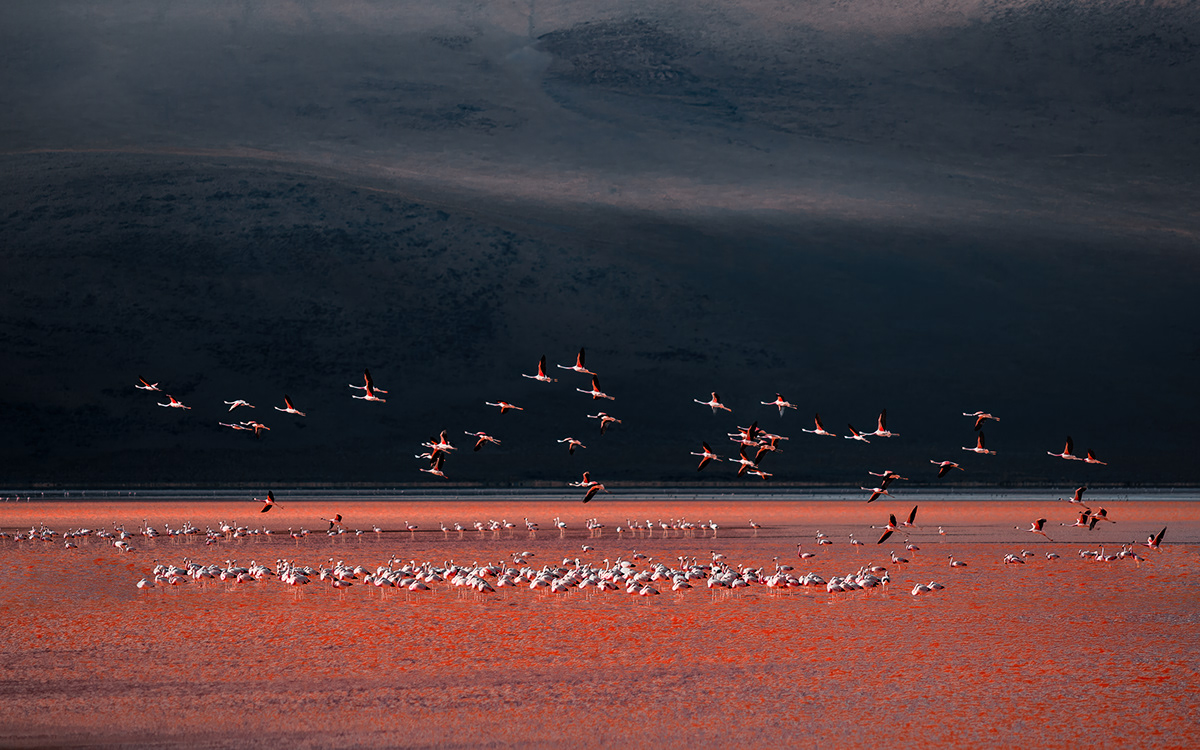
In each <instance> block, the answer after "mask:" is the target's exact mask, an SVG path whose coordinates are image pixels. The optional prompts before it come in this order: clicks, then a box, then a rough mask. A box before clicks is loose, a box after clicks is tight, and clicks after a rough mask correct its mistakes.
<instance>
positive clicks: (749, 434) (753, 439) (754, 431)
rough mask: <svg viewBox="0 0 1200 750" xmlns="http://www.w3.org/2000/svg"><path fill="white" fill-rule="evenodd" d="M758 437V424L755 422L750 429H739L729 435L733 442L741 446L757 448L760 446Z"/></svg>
mask: <svg viewBox="0 0 1200 750" xmlns="http://www.w3.org/2000/svg"><path fill="white" fill-rule="evenodd" d="M758 437H759V430H758V422H754V423H753V424H751V425H750V426H749V427H738V431H737V432H731V433H729V438H730V439H731V440H733V442H735V443H740V444H741V445H753V446H757V445H759V441H758Z"/></svg>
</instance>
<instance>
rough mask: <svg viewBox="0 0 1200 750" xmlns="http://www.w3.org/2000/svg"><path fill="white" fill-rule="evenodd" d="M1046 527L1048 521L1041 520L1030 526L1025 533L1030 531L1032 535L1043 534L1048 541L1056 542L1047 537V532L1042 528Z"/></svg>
mask: <svg viewBox="0 0 1200 750" xmlns="http://www.w3.org/2000/svg"><path fill="white" fill-rule="evenodd" d="M1045 525H1046V519H1044V518H1039V519H1038V520H1036V521H1034V522H1033V523H1032V524H1030V526H1029V528H1028V529H1025V531H1028V532H1029V533H1031V534H1041V535H1042V536H1045V537H1046V541H1048V542H1053V541H1054V540H1053V539H1051V538H1050V537H1048V536H1046V532H1045V531H1043V530H1042V527H1043V526H1045ZM1016 528H1018V529H1019V528H1021V527H1020V526H1017V527H1016Z"/></svg>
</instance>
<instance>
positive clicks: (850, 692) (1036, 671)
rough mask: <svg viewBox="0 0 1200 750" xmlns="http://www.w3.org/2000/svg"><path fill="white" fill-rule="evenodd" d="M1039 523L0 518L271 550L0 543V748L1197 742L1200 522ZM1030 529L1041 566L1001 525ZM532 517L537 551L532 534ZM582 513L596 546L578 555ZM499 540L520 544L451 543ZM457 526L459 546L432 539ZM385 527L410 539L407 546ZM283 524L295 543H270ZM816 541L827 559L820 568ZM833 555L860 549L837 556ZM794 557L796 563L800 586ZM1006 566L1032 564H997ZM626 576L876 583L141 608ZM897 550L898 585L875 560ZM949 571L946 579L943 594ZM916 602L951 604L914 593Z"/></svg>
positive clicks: (416, 504) (936, 508)
mask: <svg viewBox="0 0 1200 750" xmlns="http://www.w3.org/2000/svg"><path fill="white" fill-rule="evenodd" d="M1047 497H1051V498H1052V497H1053V494H1052V493H1051V494H1050V495H1047V494H1046V493H1031V494H1030V495H1029V496H1028V497H1009V498H1007V499H1005V500H1003V501H998V500H990V499H987V498H978V499H971V500H948V499H943V498H937V497H921V496H919V495H917V494H916V493H908V494H907V495H906V496H905V497H904V498H903V499H900V498H895V499H885V500H886V501H880V502H877V503H874V504H872V505H864V504H863V502H862V498H861V497H858V496H857V495H855V496H850V497H846V496H841V497H831V498H827V499H824V500H812V499H805V500H779V499H775V500H758V501H751V500H742V499H731V498H722V497H715V498H707V499H706V498H703V497H700V498H693V497H674V498H673V497H668V496H655V497H648V498H647V499H643V500H625V501H622V500H616V499H612V500H610V499H604V500H599V501H596V502H593V503H592V504H589V505H587V506H583V505H581V504H579V503H578V499H577V498H576V497H574V496H571V497H570V498H568V499H537V500H527V499H521V498H519V497H513V496H508V497H503V498H499V499H488V498H485V497H473V498H471V499H468V500H457V501H455V500H451V499H448V498H438V499H436V500H412V499H408V500H405V501H403V502H395V501H389V500H378V499H364V498H363V497H361V496H346V495H330V496H327V497H323V498H316V497H312V496H308V498H307V499H297V498H296V497H284V496H281V497H280V498H279V501H280V505H279V507H278V508H276V509H275V510H274V511H272V512H271V513H268V514H259V513H257V512H256V510H257V509H256V508H255V506H254V505H253V504H251V503H250V502H249V501H246V500H228V501H197V500H195V499H194V498H188V497H186V496H184V497H183V499H180V496H172V498H173V501H172V500H164V499H162V498H144V499H138V500H119V501H118V500H108V501H101V502H96V501H92V502H87V503H81V502H64V501H53V502H50V501H35V502H30V503H20V504H11V503H10V504H7V505H4V506H0V509H2V511H3V520H2V521H0V526H2V527H3V528H4V529H5V530H9V531H11V530H14V529H25V530H28V529H29V528H30V527H31V526H33V525H37V524H45V525H47V526H49V527H50V528H53V529H54V530H55V531H58V532H60V533H61V532H63V531H65V530H67V529H77V528H80V527H89V528H92V529H96V528H112V526H113V524H118V525H124V526H125V528H126V529H127V530H130V531H134V532H136V531H137V530H138V528H139V526H140V525H141V523H142V520H143V519H146V521H147V522H148V523H149V524H150V525H152V526H155V527H156V528H158V529H159V530H160V531H161V530H163V528H164V527H165V526H169V527H173V528H178V527H180V526H182V525H183V524H184V522H191V523H192V524H195V525H196V526H198V527H199V528H200V529H204V528H205V527H209V526H211V527H213V528H217V527H218V525H219V524H220V523H221V522H232V523H234V524H235V525H238V524H242V525H246V526H252V527H254V528H261V527H262V526H263V524H265V525H266V527H268V528H270V529H272V530H274V531H275V532H276V533H274V534H272V535H269V536H268V535H262V534H258V535H249V536H245V537H242V538H223V539H222V541H220V542H218V543H215V544H211V545H206V544H205V543H204V540H203V537H202V536H192V537H175V538H167V537H159V538H156V539H144V538H141V537H137V538H135V539H133V540H132V543H133V546H134V550H133V551H132V552H129V553H120V552H118V551H117V550H116V549H115V548H113V547H112V546H110V545H109V544H107V543H105V542H104V541H103V540H101V539H97V538H88V539H86V540H82V541H80V542H79V544H80V546H79V548H78V549H66V548H65V547H64V545H63V542H62V540H61V539H58V538H56V541H54V542H36V541H35V542H29V541H21V542H16V541H13V540H11V539H3V540H0V602H2V604H0V606H2V607H3V612H4V635H5V637H4V639H3V642H2V643H3V645H2V646H0V649H3V663H4V665H5V669H4V673H3V676H2V677H0V696H2V702H0V705H3V707H4V708H5V710H4V711H3V713H2V714H0V740H2V742H0V744H3V745H4V746H46V745H56V746H57V745H84V746H87V745H102V746H124V745H138V744H143V745H149V746H171V745H179V746H187V747H253V746H262V747H328V746H424V745H439V746H446V745H450V746H453V745H464V746H475V745H481V744H500V745H519V746H556V747H557V746H563V745H564V744H569V745H586V746H594V745H621V746H652V747H659V746H662V747H682V746H714V747H715V746H720V747H729V746H818V745H826V744H828V743H837V744H852V745H865V744H874V743H887V744H888V745H889V746H898V745H901V744H921V745H925V744H935V745H943V746H962V745H976V746H978V745H985V746H1004V747H1012V746H1017V745H1031V746H1041V745H1053V746H1068V745H1070V746H1076V745H1086V746H1096V745H1104V746H1128V745H1150V746H1161V747H1186V746H1196V745H1197V744H1198V743H1200V733H1198V730H1197V727H1198V726H1200V672H1198V670H1200V584H1198V583H1197V579H1196V564H1197V556H1196V555H1197V551H1198V550H1200V503H1196V502H1189V501H1181V500H1163V499H1161V498H1154V497H1148V496H1146V497H1135V498H1131V499H1128V500H1125V499H1119V498H1111V500H1112V502H1105V503H1102V504H1104V505H1105V506H1106V507H1107V508H1108V512H1109V516H1110V517H1112V518H1113V519H1115V520H1116V523H1115V524H1104V525H1101V526H1099V527H1098V528H1097V529H1096V530H1095V531H1092V532H1088V531H1087V530H1086V529H1079V528H1069V527H1060V526H1058V525H1057V524H1059V523H1067V524H1070V523H1071V522H1072V521H1073V520H1074V517H1075V514H1074V512H1073V510H1074V509H1073V507H1072V506H1070V505H1069V504H1067V503H1065V502H1058V501H1055V500H1053V499H1050V500H1047V499H1046V498H1047ZM914 503H916V504H919V512H918V517H917V523H918V524H919V525H920V527H919V528H917V529H913V530H911V532H910V533H909V535H908V539H909V541H910V542H912V543H915V544H916V545H918V546H919V547H920V549H919V550H916V551H913V552H906V551H905V550H904V537H903V536H902V535H900V534H897V535H893V537H892V539H890V540H889V541H888V542H886V543H884V544H883V545H876V544H874V540H875V539H876V538H877V536H878V533H879V532H878V530H873V529H871V528H870V526H872V525H882V524H883V523H885V522H886V520H887V515H888V513H895V514H896V515H897V516H898V517H900V518H901V519H903V518H904V517H906V516H907V513H908V511H909V509H910V508H911V507H912V505H913V504H914ZM333 513H341V514H343V516H344V518H345V523H346V527H347V528H348V529H350V530H351V531H350V533H346V534H342V535H340V536H336V537H330V536H327V535H326V534H324V533H323V529H325V528H326V526H327V524H325V523H323V522H322V521H320V520H319V519H320V517H322V516H323V517H329V516H330V515H331V514H333ZM555 516H561V518H562V519H563V521H565V522H566V523H567V528H566V529H565V530H563V531H559V530H557V529H555V528H554V527H553V524H552V519H553V518H554V517H555ZM1042 516H1044V517H1047V518H1048V519H1050V520H1049V522H1048V523H1047V525H1046V528H1047V530H1048V532H1049V535H1050V537H1051V538H1053V539H1055V541H1054V542H1049V541H1047V540H1045V539H1043V538H1041V537H1040V536H1036V535H1033V534H1027V533H1025V532H1023V531H1020V530H1017V529H1016V528H1014V527H1017V526H1019V527H1021V528H1022V529H1024V528H1028V526H1029V524H1030V521H1032V520H1033V519H1034V518H1037V517H1042ZM525 517H528V518H529V519H531V520H534V521H536V522H538V523H539V525H540V527H541V528H540V530H539V531H538V532H536V533H534V534H530V533H529V532H527V531H526V530H525V526H524V522H523V518H525ZM590 517H594V518H597V519H598V520H599V521H600V522H602V523H603V524H604V528H603V529H601V530H599V532H589V531H588V530H586V529H585V528H584V521H585V519H587V518H590ZM680 517H685V518H687V519H689V520H692V521H696V522H700V521H703V522H708V521H709V520H710V519H711V520H714V521H716V522H717V524H718V529H717V531H716V532H715V533H714V532H712V531H709V530H699V529H697V530H695V531H690V532H681V531H676V530H672V531H665V532H664V531H663V530H661V529H658V530H656V531H655V532H654V533H653V534H650V533H648V532H646V531H636V532H624V533H622V534H620V535H618V534H617V532H616V527H617V526H626V524H627V522H628V520H630V519H634V520H638V521H639V522H640V523H642V524H644V523H645V521H646V520H647V519H650V520H652V521H654V522H655V523H656V525H657V522H658V520H659V519H662V520H663V521H668V520H669V519H678V518H680ZM501 518H506V519H509V520H511V521H515V522H516V523H517V524H518V528H517V529H513V530H509V531H501V532H484V533H480V532H477V531H475V529H474V528H473V527H472V524H473V522H474V521H477V520H478V521H487V520H489V519H497V520H499V519H501ZM751 518H753V520H754V521H756V522H758V523H760V524H762V526H763V528H761V529H757V530H755V529H751V528H750V527H749V523H748V522H749V520H750V519H751ZM455 522H458V523H461V524H463V525H464V526H466V527H467V528H468V530H467V531H464V532H462V533H458V532H453V531H451V532H449V533H443V532H442V531H440V530H438V528H439V524H441V523H445V524H446V525H447V526H451V525H452V524H453V523H455ZM406 524H414V525H416V526H418V527H419V528H418V529H417V530H416V531H412V532H409V531H401V530H400V529H404V528H405V526H406ZM302 526H303V527H306V528H308V529H313V530H314V533H312V534H310V535H309V536H307V537H305V538H304V539H301V540H298V541H297V540H294V539H293V538H292V537H291V536H289V535H288V534H287V530H288V528H289V527H291V528H292V529H297V530H298V529H299V528H300V527H302ZM375 526H378V527H379V528H380V529H381V532H380V533H376V532H375V531H373V527H375ZM938 526H941V527H942V528H943V530H944V531H945V532H946V533H945V534H944V535H942V534H939V533H938V531H937V528H938ZM1164 526H1166V527H1167V529H1168V531H1167V535H1166V539H1165V543H1164V545H1163V547H1164V548H1163V550H1162V551H1157V552H1156V551H1151V550H1147V549H1146V548H1145V547H1139V548H1138V549H1139V554H1141V556H1142V557H1144V558H1145V561H1144V562H1141V563H1140V564H1139V563H1137V562H1136V561H1133V560H1130V559H1126V560H1120V561H1116V562H1110V563H1100V562H1095V561H1092V560H1090V559H1084V558H1081V557H1080V556H1079V554H1078V551H1079V550H1080V549H1086V550H1098V549H1100V547H1101V546H1102V545H1103V546H1104V547H1105V549H1106V551H1108V552H1110V553H1111V552H1116V551H1119V549H1120V545H1121V544H1122V543H1128V542H1132V541H1137V542H1141V541H1145V539H1146V537H1147V536H1148V535H1150V534H1153V533H1157V532H1158V531H1159V530H1160V529H1161V528H1163V527H1164ZM355 529H362V530H364V531H365V533H363V534H362V535H356V534H354V533H353V530H355ZM818 530H820V531H822V532H823V533H824V534H826V535H827V536H828V538H830V539H831V540H833V542H834V543H833V544H831V545H828V546H821V547H819V548H818V546H817V545H816V543H815V534H816V532H817V531H818ZM851 533H853V534H854V535H856V536H857V537H858V538H859V539H861V540H863V541H864V542H866V544H865V545H863V546H862V547H853V546H851V545H850V544H849V543H848V535H850V534H851ZM797 542H804V543H805V549H806V551H809V550H811V551H813V552H816V553H817V557H815V558H813V559H810V560H803V561H801V560H798V559H797V558H796V543H797ZM585 543H587V544H590V545H593V546H594V547H595V549H594V551H589V552H585V551H584V550H583V549H582V545H583V544H585ZM1022 549H1026V550H1030V551H1033V552H1036V553H1037V554H1036V555H1035V556H1033V557H1030V558H1028V562H1027V563H1026V564H1024V565H1004V564H1002V562H1001V560H1002V558H1003V557H1004V555H1005V554H1007V553H1010V552H1011V553H1020V552H1021V550H1022ZM635 551H637V552H639V553H641V554H646V555H648V556H649V558H651V559H653V560H661V561H663V562H665V563H667V564H668V565H673V564H675V562H676V560H677V558H678V557H679V556H688V557H692V556H694V557H697V558H699V559H701V560H702V561H707V560H710V559H711V553H712V552H718V553H720V554H724V555H726V560H728V561H729V562H732V563H734V564H748V565H755V566H767V567H768V568H772V567H773V565H774V559H775V558H778V559H779V561H780V562H781V563H786V564H789V565H792V566H794V567H795V572H797V573H802V572H807V571H808V570H812V571H814V572H816V573H818V574H820V575H822V576H823V577H825V578H829V577H831V576H833V575H840V574H845V573H849V572H852V571H854V570H857V569H858V568H859V567H861V566H862V565H864V564H866V563H868V562H875V563H883V564H886V565H887V566H888V568H889V570H890V572H891V576H892V579H893V582H892V584H891V586H890V587H889V588H888V589H887V590H886V591H885V590H880V589H875V590H870V591H861V592H854V593H843V594H829V593H826V591H825V590H824V588H819V589H817V588H804V589H788V590H782V591H780V590H770V589H767V588H765V587H757V586H756V587H751V588H748V589H741V590H737V591H718V592H716V593H714V592H713V591H710V590H708V589H707V588H704V587H703V586H702V585H701V586H700V587H698V588H695V589H692V590H689V591H685V592H681V593H679V594H675V593H671V592H670V589H669V586H660V588H661V589H662V590H663V591H664V593H663V594H662V595H661V596H657V597H637V596H629V595H627V594H626V593H624V592H623V591H616V592H609V593H602V592H597V591H594V590H589V591H579V590H573V591H572V592H570V593H567V594H557V595H555V594H550V593H547V592H545V591H532V590H530V589H529V588H528V587H527V586H525V587H521V588H516V589H503V588H502V589H500V590H498V591H496V592H495V593H491V594H479V593H476V592H473V591H471V592H467V591H464V590H463V589H457V588H454V587H451V586H450V585H449V584H448V583H444V584H435V586H434V588H433V590H431V591H429V592H411V593H410V592H406V591H397V590H382V589H376V588H375V587H372V586H365V585H357V586H354V587H352V588H350V589H348V590H344V591H339V590H335V589H333V588H332V587H330V586H328V584H320V583H318V582H316V581H314V582H313V583H312V584H310V585H308V586H304V587H298V588H293V587H288V586H285V585H283V584H282V583H280V582H278V581H274V580H265V581H262V582H247V583H242V584H234V583H222V582H219V581H217V582H209V583H207V584H205V585H199V584H196V583H185V584H182V585H178V586H165V585H163V586H159V587H157V588H154V589H147V590H139V589H138V588H136V586H135V583H136V582H137V581H138V579H140V578H141V577H142V576H143V575H146V574H147V573H148V572H149V571H150V570H151V569H152V567H153V566H154V564H155V561H160V562H171V563H177V564H178V563H182V562H183V561H184V560H185V559H191V560H195V561H197V562H201V563H205V564H207V563H213V562H217V563H223V562H224V561H225V560H227V559H233V560H237V561H238V562H239V563H248V562H249V561H251V560H257V561H259V562H265V563H267V564H269V565H273V564H274V561H275V560H276V559H278V558H287V559H292V560H296V561H297V562H299V563H302V564H310V565H313V566H318V565H321V564H327V563H328V561H329V560H330V559H331V558H332V559H334V560H345V561H346V562H348V563H351V564H362V565H363V566H365V567H367V568H369V569H374V568H375V567H376V566H378V565H382V564H384V563H385V562H386V561H387V560H388V559H389V558H391V557H393V556H395V557H397V558H399V559H401V560H410V559H413V560H417V561H423V560H431V561H435V562H438V563H441V562H443V561H449V560H454V561H457V562H460V563H470V562H475V561H479V562H483V561H490V560H507V561H509V562H511V559H512V555H513V553H517V552H532V553H533V556H532V557H531V558H529V559H530V561H531V563H532V564H534V565H537V566H541V565H545V564H558V563H562V562H563V560H564V558H565V559H569V560H571V561H574V559H575V558H577V557H578V558H580V559H581V560H582V561H585V562H590V563H594V564H597V565H603V562H602V561H603V560H604V559H606V558H607V559H609V560H615V559H616V558H617V557H618V556H623V557H624V558H625V559H630V558H631V556H632V555H633V554H634V552H635ZM891 551H896V552H897V554H899V555H903V556H906V557H908V558H909V559H910V560H911V562H910V563H908V564H903V565H895V564H893V563H891V561H890V559H889V552H891ZM1046 551H1055V552H1057V553H1058V554H1060V555H1061V558H1059V559H1056V560H1048V559H1046V557H1045V556H1044V553H1045V552H1046ZM950 554H953V555H954V556H955V557H956V558H958V559H961V560H964V561H966V562H967V563H968V567H965V568H955V569H951V568H950V567H949V565H948V560H947V556H948V555H950ZM638 562H639V564H643V565H644V564H645V562H646V561H644V560H639V561H638ZM572 564H573V562H572ZM930 580H938V581H940V582H942V583H944V584H945V585H946V589H945V590H943V591H940V592H934V593H931V594H925V595H921V596H915V597H914V596H912V595H911V594H910V593H909V592H910V590H911V589H912V587H913V585H914V583H917V582H923V583H928V582H929V581H930Z"/></svg>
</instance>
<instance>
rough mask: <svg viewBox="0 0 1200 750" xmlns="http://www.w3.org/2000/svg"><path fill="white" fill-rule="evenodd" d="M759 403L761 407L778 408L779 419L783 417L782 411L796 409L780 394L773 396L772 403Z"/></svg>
mask: <svg viewBox="0 0 1200 750" xmlns="http://www.w3.org/2000/svg"><path fill="white" fill-rule="evenodd" d="M759 403H760V404H762V405H763V406H775V407H778V409H779V416H781V417H782V416H783V410H784V409H795V408H797V407H796V405H795V404H793V403H789V402H788V400H787V399H786V398H784V397H783V394H781V393H776V394H775V400H774V401H760V402H759Z"/></svg>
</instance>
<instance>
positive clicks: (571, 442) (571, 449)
mask: <svg viewBox="0 0 1200 750" xmlns="http://www.w3.org/2000/svg"><path fill="white" fill-rule="evenodd" d="M558 442H560V443H566V444H567V453H570V454H571V455H572V456H574V455H575V449H576V448H586V447H587V446H586V445H584V444H583V443H582V442H580V441H578V440H576V439H575V438H573V437H565V438H563V439H562V440H559V441H558Z"/></svg>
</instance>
